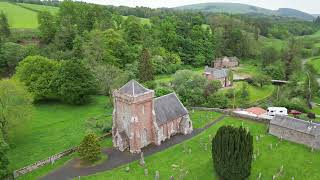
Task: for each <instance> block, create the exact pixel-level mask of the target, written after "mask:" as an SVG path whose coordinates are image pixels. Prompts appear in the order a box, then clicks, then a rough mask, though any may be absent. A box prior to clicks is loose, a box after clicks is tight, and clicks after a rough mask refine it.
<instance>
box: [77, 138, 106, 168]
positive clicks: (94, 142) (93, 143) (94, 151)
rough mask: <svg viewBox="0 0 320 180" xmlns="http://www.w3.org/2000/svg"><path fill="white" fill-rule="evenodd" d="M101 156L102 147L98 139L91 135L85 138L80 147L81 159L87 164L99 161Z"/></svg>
mask: <svg viewBox="0 0 320 180" xmlns="http://www.w3.org/2000/svg"><path fill="white" fill-rule="evenodd" d="M100 154H101V145H100V143H99V140H98V137H97V136H96V135H95V134H93V133H90V134H88V135H86V136H85V137H84V139H83V140H82V142H81V144H80V146H79V155H80V158H81V159H82V160H84V161H86V162H94V161H96V160H98V159H99V157H100Z"/></svg>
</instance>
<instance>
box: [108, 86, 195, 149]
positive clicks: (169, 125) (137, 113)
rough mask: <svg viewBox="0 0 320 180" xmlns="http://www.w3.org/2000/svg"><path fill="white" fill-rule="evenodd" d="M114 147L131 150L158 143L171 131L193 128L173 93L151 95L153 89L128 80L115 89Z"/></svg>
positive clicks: (189, 130) (183, 108)
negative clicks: (157, 95) (155, 96)
mask: <svg viewBox="0 0 320 180" xmlns="http://www.w3.org/2000/svg"><path fill="white" fill-rule="evenodd" d="M113 97H114V111H113V126H112V136H113V139H112V140H113V146H114V147H117V148H119V150H121V151H124V150H125V149H127V148H128V149H129V150H130V152H132V153H139V152H141V148H143V147H145V146H147V145H149V144H156V145H160V144H161V142H162V141H164V140H166V139H169V138H170V137H171V136H173V135H174V134H177V133H180V134H190V133H191V132H192V131H193V127H192V122H191V120H190V118H189V113H188V110H187V109H186V108H185V107H184V106H183V104H182V103H181V102H180V100H179V99H178V97H177V96H176V94H175V93H171V94H168V95H165V96H161V97H158V98H154V91H153V90H150V89H147V88H145V87H143V86H142V85H140V84H139V83H138V82H137V81H135V80H131V81H129V82H128V83H127V84H125V85H124V86H123V87H121V88H120V89H119V90H116V91H114V93H113Z"/></svg>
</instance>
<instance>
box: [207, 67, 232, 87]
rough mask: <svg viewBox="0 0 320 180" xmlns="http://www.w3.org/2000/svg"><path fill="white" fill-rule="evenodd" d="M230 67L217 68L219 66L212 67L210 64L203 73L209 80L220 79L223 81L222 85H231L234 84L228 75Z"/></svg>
mask: <svg viewBox="0 0 320 180" xmlns="http://www.w3.org/2000/svg"><path fill="white" fill-rule="evenodd" d="M229 71H230V70H229V69H217V68H210V67H208V66H206V67H205V69H204V73H203V75H204V76H205V77H206V78H207V79H208V80H218V81H220V82H221V85H222V87H229V86H232V81H231V79H230V78H229V77H228V76H229Z"/></svg>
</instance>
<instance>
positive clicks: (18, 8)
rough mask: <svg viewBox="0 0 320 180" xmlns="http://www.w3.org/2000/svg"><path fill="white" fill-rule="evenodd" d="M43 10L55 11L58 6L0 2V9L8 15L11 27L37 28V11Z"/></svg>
mask: <svg viewBox="0 0 320 180" xmlns="http://www.w3.org/2000/svg"><path fill="white" fill-rule="evenodd" d="M45 10H46V11H49V12H52V13H56V12H58V10H59V8H57V7H51V6H42V5H34V4H24V3H23V4H22V3H19V4H12V3H8V2H0V11H3V12H4V13H5V14H6V15H7V16H8V19H9V24H10V27H11V28H37V27H38V19H37V18H38V17H37V14H38V13H37V12H38V11H45Z"/></svg>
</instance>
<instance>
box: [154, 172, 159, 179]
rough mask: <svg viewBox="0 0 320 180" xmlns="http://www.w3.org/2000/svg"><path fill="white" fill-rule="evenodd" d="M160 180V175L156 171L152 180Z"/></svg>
mask: <svg viewBox="0 0 320 180" xmlns="http://www.w3.org/2000/svg"><path fill="white" fill-rule="evenodd" d="M159 179H160V173H159V171H158V170H157V171H156V176H155V177H154V180H159Z"/></svg>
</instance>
